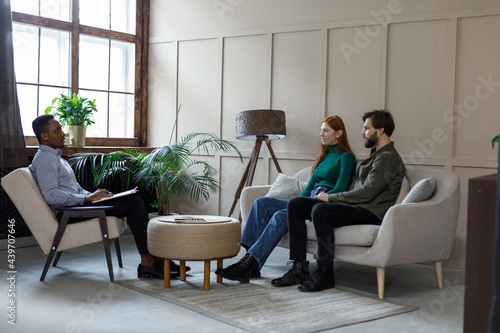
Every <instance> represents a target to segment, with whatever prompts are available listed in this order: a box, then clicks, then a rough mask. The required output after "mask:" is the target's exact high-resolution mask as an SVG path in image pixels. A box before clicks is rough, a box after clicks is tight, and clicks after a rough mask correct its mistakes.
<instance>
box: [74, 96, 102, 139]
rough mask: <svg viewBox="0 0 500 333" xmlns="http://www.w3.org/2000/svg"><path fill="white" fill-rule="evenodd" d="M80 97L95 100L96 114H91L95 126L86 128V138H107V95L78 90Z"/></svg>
mask: <svg viewBox="0 0 500 333" xmlns="http://www.w3.org/2000/svg"><path fill="white" fill-rule="evenodd" d="M80 95H81V96H82V97H87V98H89V99H91V100H94V99H95V104H96V108H97V112H95V113H94V114H93V116H94V120H95V124H94V125H92V126H89V127H87V136H88V137H94V138H106V137H107V136H108V93H107V92H100V91H88V90H80Z"/></svg>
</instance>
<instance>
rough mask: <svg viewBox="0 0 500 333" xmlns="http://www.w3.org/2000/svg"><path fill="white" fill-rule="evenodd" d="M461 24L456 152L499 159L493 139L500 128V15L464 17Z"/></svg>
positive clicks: (470, 156) (456, 109) (457, 153)
mask: <svg viewBox="0 0 500 333" xmlns="http://www.w3.org/2000/svg"><path fill="white" fill-rule="evenodd" d="M458 27H459V29H458V31H459V35H458V39H459V42H458V45H459V46H458V66H457V85H456V86H457V95H456V107H455V118H454V122H455V126H454V127H455V132H456V139H455V145H454V148H455V149H454V151H455V154H454V156H455V157H461V158H474V159H476V158H484V159H492V160H496V159H497V152H496V150H493V149H491V139H493V137H494V136H495V135H497V134H498V133H499V131H500V130H499V128H500V126H499V125H500V42H499V40H498V34H497V32H498V31H500V16H488V17H477V18H465V19H460V20H459V25H458ZM485 31H489V32H490V33H485ZM479 37H480V38H479ZM492 64H495V65H493V66H492ZM448 119H449V118H448ZM478 134H480V135H478Z"/></svg>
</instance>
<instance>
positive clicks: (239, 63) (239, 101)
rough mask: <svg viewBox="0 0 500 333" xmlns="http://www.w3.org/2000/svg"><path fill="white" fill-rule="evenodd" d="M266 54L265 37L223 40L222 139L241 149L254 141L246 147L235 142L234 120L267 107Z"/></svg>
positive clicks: (239, 142)
mask: <svg viewBox="0 0 500 333" xmlns="http://www.w3.org/2000/svg"><path fill="white" fill-rule="evenodd" d="M267 53H268V52H267V36H266V35H259V36H243V37H233V38H225V39H224V64H223V81H222V82H223V90H222V137H223V138H224V139H226V140H231V141H233V142H235V143H236V144H238V147H241V149H251V147H252V146H253V142H252V146H251V147H249V146H248V145H247V143H248V142H244V141H236V133H235V117H236V114H237V113H238V112H240V111H244V110H250V109H260V108H266V106H267V101H266V93H267V91H269V86H268V80H267V78H268V75H267V70H268V69H267V63H268V59H267ZM269 63H270V61H269Z"/></svg>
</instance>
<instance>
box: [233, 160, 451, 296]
mask: <svg viewBox="0 0 500 333" xmlns="http://www.w3.org/2000/svg"><path fill="white" fill-rule="evenodd" d="M310 174H311V168H310V167H309V168H305V169H303V170H301V171H299V172H298V173H297V174H295V175H294V176H293V177H294V178H297V179H300V180H302V181H308V180H309V177H310ZM429 177H434V178H435V179H436V181H437V185H436V190H435V191H434V193H433V195H432V197H431V198H429V199H428V200H426V201H422V202H418V203H408V204H406V203H405V204H402V203H401V202H402V201H403V199H404V197H405V196H406V194H407V193H408V191H409V190H410V189H411V188H412V187H413V186H414V185H415V184H416V183H417V182H418V181H420V180H422V179H425V178H429ZM270 187H271V186H270V185H260V186H250V187H246V188H244V189H243V191H242V193H241V199H240V209H241V216H242V223H243V225H244V224H245V223H246V219H247V217H248V214H249V213H250V209H251V207H252V204H253V202H254V200H255V199H256V198H257V197H260V196H264V195H265V194H266V193H267V191H268V190H269V188H270ZM459 200H460V180H459V177H458V176H457V175H456V174H455V173H453V172H449V171H443V170H423V169H413V170H407V172H406V177H405V179H404V181H403V186H402V187H401V193H400V195H399V197H398V200H397V201H396V204H395V205H394V206H392V207H391V208H390V209H389V210H388V211H387V213H386V215H385V217H384V220H383V221H382V224H381V225H380V226H374V225H356V226H347V227H342V228H338V229H335V259H336V260H342V261H345V262H350V263H354V264H359V265H366V266H371V267H376V269H377V284H378V296H379V298H381V299H382V298H384V280H385V269H386V268H387V267H390V266H395V265H403V264H414V263H424V262H434V267H435V270H436V277H437V284H438V287H439V288H442V287H443V275H442V262H443V260H446V259H448V258H449V256H450V254H451V249H452V245H453V241H454V238H455V230H456V227H457V222H458V212H459ZM278 245H279V246H282V247H286V248H289V237H288V234H286V235H285V236H283V238H282V239H281V241H280V243H279V244H278ZM307 251H308V253H312V254H316V253H317V240H316V235H315V232H314V226H313V225H312V223H311V222H310V221H307Z"/></svg>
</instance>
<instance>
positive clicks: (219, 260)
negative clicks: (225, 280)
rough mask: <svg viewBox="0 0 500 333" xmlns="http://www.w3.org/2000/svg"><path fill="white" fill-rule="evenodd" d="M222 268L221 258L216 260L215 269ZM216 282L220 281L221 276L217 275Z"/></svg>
mask: <svg viewBox="0 0 500 333" xmlns="http://www.w3.org/2000/svg"><path fill="white" fill-rule="evenodd" d="M221 268H222V259H218V260H217V269H221ZM217 283H222V277H221V276H218V275H217Z"/></svg>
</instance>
